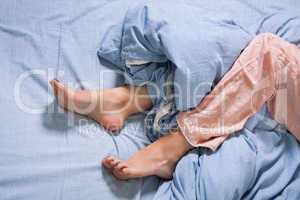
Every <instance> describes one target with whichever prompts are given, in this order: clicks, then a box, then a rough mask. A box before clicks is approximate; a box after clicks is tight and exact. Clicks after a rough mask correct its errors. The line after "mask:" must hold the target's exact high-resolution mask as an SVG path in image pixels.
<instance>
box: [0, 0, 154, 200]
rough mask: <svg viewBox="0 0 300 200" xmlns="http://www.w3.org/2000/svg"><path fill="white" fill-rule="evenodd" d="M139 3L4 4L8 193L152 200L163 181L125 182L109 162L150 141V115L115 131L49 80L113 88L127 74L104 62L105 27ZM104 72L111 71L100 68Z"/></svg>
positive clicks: (0, 9) (0, 161) (0, 58)
mask: <svg viewBox="0 0 300 200" xmlns="http://www.w3.org/2000/svg"><path fill="white" fill-rule="evenodd" d="M131 4H132V1H130V0H125V1H112V0H86V1H81V0H72V1H61V0H45V1H35V0H26V1H19V0H3V1H1V3H0V44H1V45H0V63H1V64H0V73H1V77H2V78H1V79H0V85H1V89H0V111H1V116H0V174H1V175H0V199H1V200H16V199H23V200H26V199H27V200H41V199H43V200H47V199H49V200H50V199H51V200H54V199H66V200H70V199H72V200H76V199H88V200H93V199H95V200H96V199H141V198H143V199H144V198H146V199H151V195H152V194H153V193H154V191H156V189H157V186H158V179H156V178H148V179H143V180H133V181H127V182H121V181H117V180H116V179H115V178H113V177H112V176H111V175H110V173H108V172H107V171H106V170H105V169H103V168H102V167H101V163H100V161H101V159H103V157H104V156H106V155H108V154H114V155H119V156H121V157H123V158H128V157H129V156H130V155H132V154H133V153H134V152H135V151H137V150H138V149H139V148H142V147H143V146H145V145H146V144H148V143H149V140H148V139H147V137H146V136H145V135H144V131H143V126H142V124H143V120H142V117H137V119H135V120H131V121H130V122H129V123H128V124H127V125H126V126H125V129H124V130H123V131H122V133H121V134H120V135H118V136H111V135H109V134H108V133H106V132H105V131H104V130H103V129H102V128H101V127H100V126H98V125H97V124H96V123H94V122H93V121H90V120H89V121H87V120H86V118H85V117H81V116H78V115H72V114H69V113H66V112H63V111H62V110H58V107H57V104H56V102H55V99H54V98H53V94H52V91H51V89H50V86H49V84H48V81H49V80H51V79H53V78H58V79H60V80H61V81H63V82H65V83H68V84H69V85H70V86H72V87H75V88H80V87H83V88H90V89H95V88H99V87H102V88H103V87H113V86H116V85H118V84H119V83H120V82H122V78H121V77H120V76H119V75H118V74H117V73H115V72H113V71H112V70H110V69H107V68H106V67H104V66H103V65H101V63H100V62H99V60H98V57H97V54H96V52H97V49H98V48H99V45H100V41H101V39H102V37H103V34H104V32H105V31H106V30H107V29H108V28H109V27H110V26H111V25H113V24H116V23H119V22H120V21H121V20H123V17H124V15H125V12H126V10H127V8H128V6H130V5H131ZM100 72H103V73H100Z"/></svg>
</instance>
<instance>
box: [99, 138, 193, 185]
mask: <svg viewBox="0 0 300 200" xmlns="http://www.w3.org/2000/svg"><path fill="white" fill-rule="evenodd" d="M191 148H192V146H190V145H189V144H188V143H187V141H186V140H185V138H184V136H183V135H182V134H181V133H179V132H175V133H171V134H169V135H167V136H164V137H162V138H160V139H159V140H158V141H156V142H154V143H152V144H150V145H149V146H147V147H146V148H144V149H142V150H140V151H138V152H137V153H136V154H134V155H133V156H132V157H131V158H130V159H129V160H126V161H123V160H120V159H118V158H116V157H114V156H107V157H106V158H104V159H103V160H102V164H103V165H104V166H105V167H106V168H107V169H109V170H111V172H112V173H113V174H114V176H115V177H117V178H118V179H120V180H127V179H132V178H140V177H145V176H151V175H156V176H159V177H161V178H164V179H170V178H172V174H173V171H174V169H175V166H176V163H177V162H178V160H179V159H180V158H181V157H182V156H183V155H184V154H185V153H186V152H187V151H189V150H190V149H191Z"/></svg>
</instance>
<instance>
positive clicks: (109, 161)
mask: <svg viewBox="0 0 300 200" xmlns="http://www.w3.org/2000/svg"><path fill="white" fill-rule="evenodd" d="M120 162H121V160H119V159H117V158H115V157H113V156H107V157H106V158H104V159H103V160H102V164H103V165H104V166H105V167H106V168H108V169H113V168H114V167H116V166H117V165H118V164H119V163H120Z"/></svg>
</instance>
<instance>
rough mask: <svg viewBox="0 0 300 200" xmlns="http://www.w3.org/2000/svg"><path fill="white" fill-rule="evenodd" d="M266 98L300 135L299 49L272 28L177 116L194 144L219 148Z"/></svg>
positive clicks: (275, 115)
mask: <svg viewBox="0 0 300 200" xmlns="http://www.w3.org/2000/svg"><path fill="white" fill-rule="evenodd" d="M299 34H300V33H299ZM265 103H267V106H268V110H269V112H270V113H271V114H272V117H273V118H274V119H275V120H276V121H278V122H279V123H281V124H282V125H285V127H286V128H287V129H288V130H289V131H290V132H291V133H292V134H294V135H295V136H296V138H297V139H298V140H300V49H299V48H298V47H297V46H295V45H293V44H291V43H288V42H286V41H284V40H283V39H281V38H279V37H277V36H275V35H273V34H270V33H264V34H261V35H258V36H257V37H255V38H254V39H253V41H252V42H251V43H250V44H249V45H248V47H247V48H246V49H245V50H244V51H243V52H242V54H241V55H240V56H239V58H238V59H237V60H236V62H235V63H234V65H233V67H232V68H231V70H230V71H229V72H228V73H227V74H226V75H225V76H224V78H223V79H222V80H221V81H220V82H219V83H218V84H217V86H216V87H215V88H214V89H213V91H212V92H211V93H210V94H209V95H208V96H206V97H205V98H204V100H203V101H202V102H201V103H200V104H199V105H198V106H197V107H196V108H195V109H193V110H191V111H188V112H182V113H180V114H179V115H178V118H177V122H178V125H179V127H180V130H181V131H182V133H183V135H184V136H185V138H186V139H187V141H188V142H189V143H190V144H191V145H193V146H195V147H198V146H203V147H208V148H210V149H213V150H215V149H216V148H217V147H218V146H219V145H220V144H221V143H222V142H223V141H224V140H225V139H226V138H227V137H228V136H229V135H230V134H232V133H234V132H236V131H239V130H241V129H242V128H243V127H244V125H245V123H246V121H247V120H248V119H249V118H250V117H251V116H253V115H254V114H255V113H257V112H258V111H259V110H260V108H261V107H262V106H263V105H264V104H265Z"/></svg>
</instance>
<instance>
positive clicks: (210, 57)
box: [98, 0, 300, 141]
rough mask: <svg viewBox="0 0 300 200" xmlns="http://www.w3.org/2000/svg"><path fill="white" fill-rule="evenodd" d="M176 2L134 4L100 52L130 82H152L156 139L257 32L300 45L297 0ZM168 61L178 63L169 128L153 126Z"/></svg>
mask: <svg viewBox="0 0 300 200" xmlns="http://www.w3.org/2000/svg"><path fill="white" fill-rule="evenodd" d="M172 2H173V1H171V0H170V1H169V0H167V1H163V2H160V1H145V2H142V3H138V4H137V5H136V6H133V7H132V8H130V9H129V11H128V12H127V14H126V16H125V18H124V21H122V23H120V24H118V25H115V26H113V27H112V28H110V29H109V30H108V31H107V32H106V34H105V37H104V39H103V40H102V41H101V47H100V49H99V51H98V55H99V57H100V58H101V59H104V60H107V61H109V62H110V63H112V64H113V65H115V66H116V67H117V68H118V69H119V70H121V71H123V72H124V74H125V77H126V82H127V83H128V84H131V85H144V84H146V85H147V86H148V91H149V93H150V95H151V97H152V99H153V103H154V107H153V110H154V111H152V112H151V113H150V116H148V117H147V121H146V122H147V127H148V128H147V133H148V135H149V138H151V140H152V141H154V140H155V139H157V138H159V136H160V135H162V134H166V133H168V131H169V130H170V129H171V128H174V127H175V126H176V116H177V113H178V111H183V110H188V109H190V108H193V107H195V106H196V105H197V104H198V103H199V102H200V101H201V100H202V99H203V97H204V96H205V95H206V94H207V93H208V92H210V91H211V89H212V87H213V86H214V85H215V84H216V83H217V82H218V81H219V80H220V79H221V78H222V76H223V75H224V74H225V73H226V72H227V71H228V70H229V68H230V67H231V66H232V64H233V63H234V61H235V60H236V58H237V57H238V56H239V54H240V52H241V51H242V50H243V49H244V48H245V47H246V46H247V44H248V43H249V42H250V41H251V40H252V39H253V37H255V35H257V34H260V33H264V32H272V33H274V34H277V35H279V36H281V37H282V38H284V39H286V40H287V41H289V42H293V43H295V44H296V45H300V36H299V34H297V33H299V29H300V26H299V25H300V15H299V14H298V13H299V10H300V8H299V10H296V9H295V8H297V7H295V8H294V7H293V6H292V2H293V1H291V2H290V3H291V4H288V3H286V5H284V6H283V5H281V3H280V2H279V1H278V2H273V1H269V2H268V1H264V3H261V2H258V1H255V3H254V2H251V3H250V2H243V1H221V2H219V1H201V2H194V1H177V2H176V3H175V4H174V3H172ZM170 8H171V9H170ZM233 10H234V11H233ZM241 16H243V17H242V18H241ZM186 30H188V31H186ZM167 61H170V62H171V63H172V65H174V66H175V67H173V68H172V69H173V72H172V73H174V80H173V84H174V85H173V93H174V99H173V101H174V106H172V108H173V109H172V110H171V111H170V112H169V114H167V115H165V116H163V117H162V118H161V119H160V120H159V124H160V126H161V127H165V128H161V129H159V130H154V129H153V128H151V125H152V126H153V121H155V120H154V118H155V114H153V113H154V112H156V111H159V110H161V107H162V106H161V104H165V103H166V95H165V94H164V85H163V84H164V82H165V81H166V79H167V77H168V75H169V70H168V69H169V67H170V65H168V64H167V63H166V62H167ZM131 63H142V64H131Z"/></svg>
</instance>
